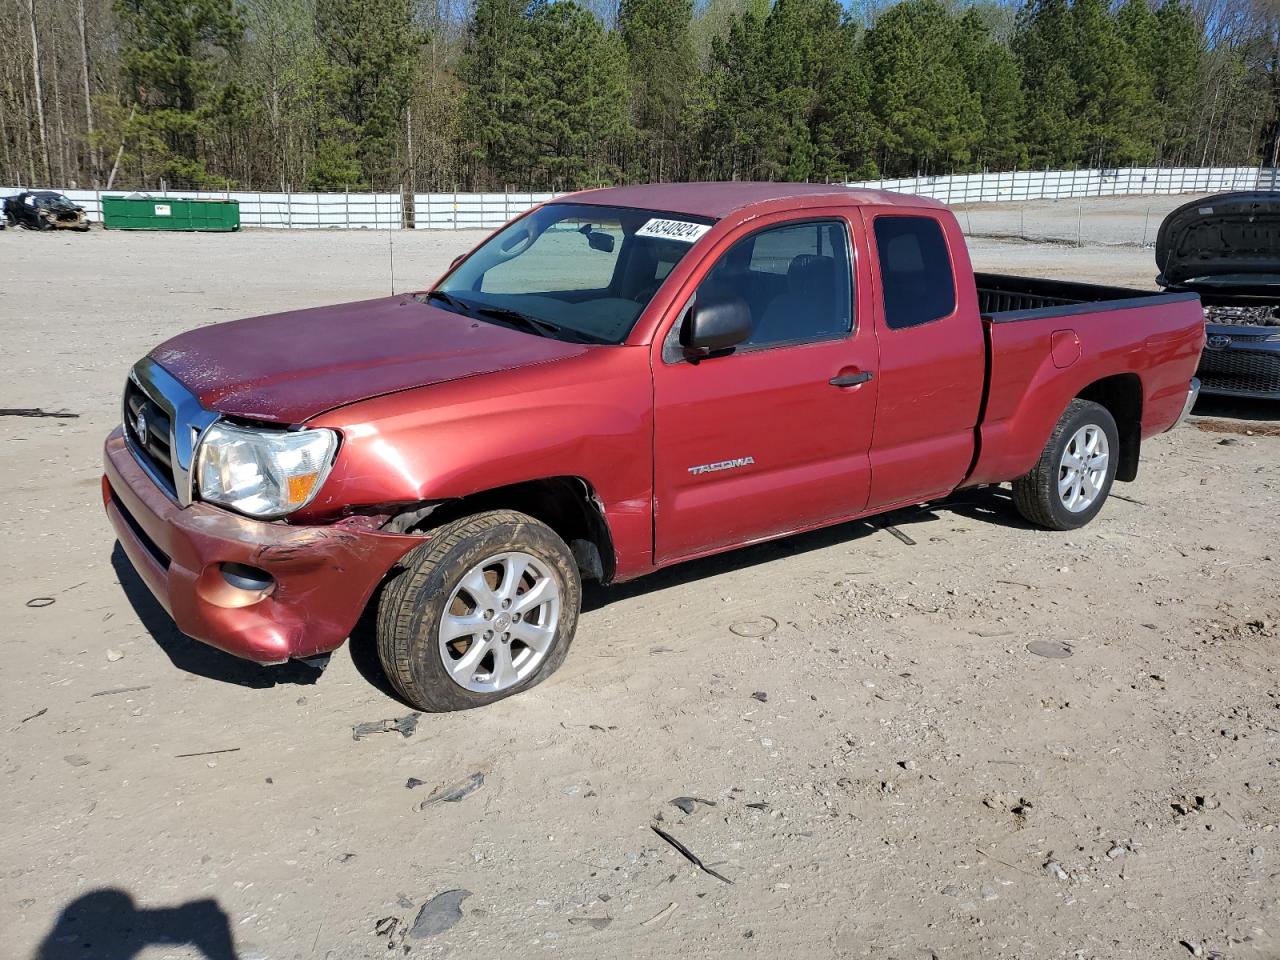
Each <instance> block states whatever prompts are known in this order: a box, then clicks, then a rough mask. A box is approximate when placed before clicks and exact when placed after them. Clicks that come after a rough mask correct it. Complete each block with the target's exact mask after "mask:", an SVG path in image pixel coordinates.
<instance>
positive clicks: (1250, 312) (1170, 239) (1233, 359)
mask: <svg viewBox="0 0 1280 960" xmlns="http://www.w3.org/2000/svg"><path fill="white" fill-rule="evenodd" d="M1156 266H1158V267H1159V268H1160V275H1159V276H1158V277H1157V278H1156V281H1157V282H1158V283H1159V284H1160V285H1161V286H1163V287H1165V288H1166V289H1169V290H1191V291H1194V292H1196V293H1198V294H1200V300H1201V302H1202V303H1203V304H1204V318H1205V335H1206V341H1205V349H1204V353H1203V355H1202V356H1201V358H1200V369H1199V371H1198V372H1197V375H1198V376H1199V377H1200V389H1201V391H1202V392H1203V393H1214V394H1226V395H1230V396H1235V397H1257V398H1261V399H1267V400H1280V192H1254V193H1223V194H1218V195H1217V196H1213V197H1204V198H1202V199H1199V200H1192V201H1191V202H1190V203H1185V204H1183V205H1182V206H1180V207H1178V209H1176V210H1174V211H1173V212H1172V213H1171V214H1169V216H1167V217H1165V220H1164V223H1162V224H1161V225H1160V233H1159V235H1158V236H1157V238H1156Z"/></svg>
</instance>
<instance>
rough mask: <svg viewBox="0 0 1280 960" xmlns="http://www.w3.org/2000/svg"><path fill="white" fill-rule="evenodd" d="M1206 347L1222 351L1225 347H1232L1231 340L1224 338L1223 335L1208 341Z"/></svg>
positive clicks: (1205, 343)
mask: <svg viewBox="0 0 1280 960" xmlns="http://www.w3.org/2000/svg"><path fill="white" fill-rule="evenodd" d="M1204 345H1205V346H1206V347H1208V348H1209V349H1210V350H1221V349H1222V348H1223V347H1229V346H1231V338H1230V337H1227V336H1223V335H1222V334H1217V335H1215V336H1212V337H1210V338H1209V339H1208V340H1206V341H1205V342H1204Z"/></svg>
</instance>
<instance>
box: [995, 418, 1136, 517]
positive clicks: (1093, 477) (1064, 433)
mask: <svg viewBox="0 0 1280 960" xmlns="http://www.w3.org/2000/svg"><path fill="white" fill-rule="evenodd" d="M1119 450H1120V434H1119V431H1118V430H1117V429H1116V421H1115V418H1114V417H1112V416H1111V412H1110V411H1109V410H1107V408H1106V407H1104V406H1102V405H1101V404H1097V403H1093V402H1092V401H1090V400H1072V401H1071V403H1070V404H1068V405H1067V409H1066V412H1065V413H1063V414H1062V417H1061V418H1060V419H1059V420H1058V423H1057V426H1055V427H1054V428H1053V433H1051V434H1050V435H1049V442H1048V443H1046V444H1045V445H1044V451H1043V452H1042V453H1041V454H1040V459H1039V460H1038V461H1037V462H1036V465H1035V466H1034V467H1033V468H1032V469H1031V472H1030V473H1028V474H1027V475H1026V476H1024V477H1019V478H1018V479H1017V480H1015V481H1014V482H1013V502H1014V504H1015V505H1016V506H1017V508H1018V512H1019V513H1021V514H1022V515H1023V516H1024V517H1025V518H1026V519H1027V520H1030V521H1031V522H1032V523H1034V524H1036V525H1037V526H1041V527H1046V528H1048V529H1049V530H1075V529H1076V528H1078V527H1083V526H1084V525H1085V524H1086V523H1088V522H1089V521H1090V520H1092V519H1093V518H1094V517H1096V516H1097V515H1098V511H1099V510H1101V509H1102V504H1103V503H1104V502H1105V501H1106V499H1107V495H1108V494H1109V493H1110V492H1111V484H1112V482H1113V481H1114V480H1115V476H1116V457H1117V455H1118V453H1119Z"/></svg>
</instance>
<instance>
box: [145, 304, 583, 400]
mask: <svg viewBox="0 0 1280 960" xmlns="http://www.w3.org/2000/svg"><path fill="white" fill-rule="evenodd" d="M589 349H591V348H590V347H587V346H584V345H582V344H577V343H565V342H563V341H560V340H552V339H549V338H543V337H538V336H536V335H535V334H531V333H525V332H523V331H520V330H513V329H511V328H509V327H504V326H499V325H498V324H494V323H487V322H485V321H481V320H474V319H472V318H470V317H464V316H462V315H460V314H456V313H451V312H450V311H448V310H441V309H439V308H438V307H433V306H431V305H429V304H426V303H423V302H422V301H420V300H417V299H415V298H414V297H411V296H398V297H385V298H382V299H378V300H365V301H362V302H359V303H348V304H343V305H341V306H334V307H316V308H313V309H309V310H293V311H290V312H288V313H277V314H271V315H269V316H265V317H252V318H250V319H248V320H234V321H232V322H230V323H219V324H214V325H212V326H208V327H201V328H199V329H197V330H192V331H189V332H188V333H184V334H181V335H180V336H177V337H174V338H173V339H172V340H168V341H166V342H165V343H162V344H161V345H160V346H158V347H156V349H155V350H153V351H152V352H151V357H152V359H154V360H155V361H156V362H157V363H159V364H160V365H161V366H162V367H164V368H165V369H166V370H168V371H169V372H170V373H171V374H173V375H174V376H175V377H177V378H178V380H180V381H181V382H182V383H183V384H184V385H185V386H186V387H187V389H188V390H190V391H191V392H192V393H194V394H196V396H198V397H199V398H200V403H201V405H202V406H204V407H205V408H206V409H208V410H214V411H216V412H218V413H225V414H229V415H232V416H238V417H245V418H247V419H251V420H267V421H273V422H279V423H303V422H305V421H307V420H310V419H311V418H313V417H317V416H319V415H320V414H322V413H324V412H326V411H328V410H332V409H334V408H335V407H341V406H344V405H345V404H348V403H354V402H356V401H358V400H367V399H370V398H372V397H378V396H382V395H384V394H388V393H395V392H397V391H400V390H408V389H411V388H413V387H422V386H427V385H428V384H432V383H442V382H444V381H447V380H457V379H459V378H461V377H473V376H477V375H479V374H486V373H495V372H497V371H500V370H510V369H514V368H516V367H523V366H528V365H529V364H534V363H546V362H548V361H552V360H559V359H563V358H566V357H573V356H577V355H579V354H582V353H585V352H586V351H587V350H589Z"/></svg>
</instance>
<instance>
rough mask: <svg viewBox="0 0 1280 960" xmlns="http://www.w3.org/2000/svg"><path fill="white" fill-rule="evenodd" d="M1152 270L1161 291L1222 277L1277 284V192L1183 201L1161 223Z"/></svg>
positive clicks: (1279, 243) (1279, 218)
mask: <svg viewBox="0 0 1280 960" xmlns="http://www.w3.org/2000/svg"><path fill="white" fill-rule="evenodd" d="M1156 266H1157V267H1159V268H1160V276H1159V277H1157V278H1156V279H1157V281H1158V282H1159V283H1160V285H1161V286H1165V287H1180V286H1189V287H1192V288H1196V286H1197V285H1196V284H1195V283H1194V281H1195V280H1197V279H1199V278H1201V277H1218V276H1223V275H1224V274H1233V275H1234V274H1243V275H1246V276H1247V275H1249V274H1258V275H1259V279H1258V284H1257V285H1258V286H1272V285H1277V286H1280V284H1277V283H1276V279H1275V278H1276V276H1277V275H1280V192H1274V193H1268V192H1262V191H1260V192H1256V193H1222V194H1218V195H1217V196H1214V197H1204V198H1203V199H1200V200H1192V201H1191V202H1190V203H1184V204H1183V205H1182V206H1180V207H1178V208H1177V209H1176V210H1174V211H1173V212H1172V213H1170V214H1169V215H1168V216H1167V217H1165V218H1164V223H1162V224H1160V232H1159V234H1157V236H1156ZM1263 274H1270V275H1271V276H1270V277H1269V278H1266V279H1264V278H1263V276H1262V275H1263ZM1244 285H1245V286H1247V285H1248V284H1244ZM1207 286H1208V285H1206V287H1207ZM1233 286H1234V284H1233ZM1215 289H1222V288H1221V287H1215Z"/></svg>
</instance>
